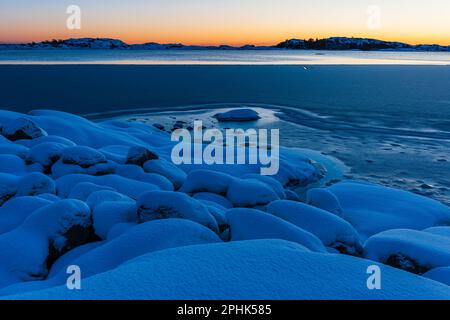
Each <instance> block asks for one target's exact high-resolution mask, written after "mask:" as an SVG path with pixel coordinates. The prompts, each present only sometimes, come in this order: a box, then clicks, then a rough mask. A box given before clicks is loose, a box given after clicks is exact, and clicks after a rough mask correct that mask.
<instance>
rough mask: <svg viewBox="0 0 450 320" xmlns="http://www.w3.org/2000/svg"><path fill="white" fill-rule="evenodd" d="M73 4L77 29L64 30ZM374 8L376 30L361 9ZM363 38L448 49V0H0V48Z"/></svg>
mask: <svg viewBox="0 0 450 320" xmlns="http://www.w3.org/2000/svg"><path fill="white" fill-rule="evenodd" d="M69 5H78V6H79V7H80V8H81V10H82V11H81V12H82V19H81V22H82V25H81V29H80V30H69V29H67V28H66V19H67V17H68V15H67V14H66V8H67V7H68V6H69ZM371 5H377V6H378V7H379V8H380V10H381V11H380V12H381V16H380V22H381V24H380V26H379V28H370V27H369V26H368V19H369V15H368V12H367V10H368V7H369V6H371ZM330 36H349V37H352V36H353V37H371V38H379V39H383V40H398V41H404V42H409V43H412V44H417V43H439V44H442V45H450V1H449V0H429V1H424V0H339V1H338V0H320V1H317V0H315V1H312V0H308V1H305V0H127V1H123V0H96V1H92V0H72V1H65V0H40V1H36V0H0V42H30V41H41V40H47V39H65V38H70V37H111V38H118V39H122V40H124V41H126V42H128V43H143V42H150V41H155V42H161V43H173V42H181V43H184V44H199V45H206V44H211V45H217V44H224V43H227V44H231V45H242V44H247V43H252V44H257V45H266V44H269V45H272V44H276V43H278V42H280V41H283V40H285V39H288V38H309V37H312V38H316V37H318V38H322V37H330Z"/></svg>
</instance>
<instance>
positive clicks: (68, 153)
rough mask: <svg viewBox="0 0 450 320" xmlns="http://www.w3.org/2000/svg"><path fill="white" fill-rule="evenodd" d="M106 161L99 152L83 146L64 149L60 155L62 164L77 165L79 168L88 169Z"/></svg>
mask: <svg viewBox="0 0 450 320" xmlns="http://www.w3.org/2000/svg"><path fill="white" fill-rule="evenodd" d="M106 161H107V160H106V158H105V156H104V155H103V154H102V153H101V152H99V151H97V150H95V149H92V148H89V147H85V146H76V147H70V148H66V149H65V150H64V152H63V153H62V155H61V162H62V163H63V164H69V165H77V166H79V167H81V168H89V167H92V166H94V165H96V164H99V163H106Z"/></svg>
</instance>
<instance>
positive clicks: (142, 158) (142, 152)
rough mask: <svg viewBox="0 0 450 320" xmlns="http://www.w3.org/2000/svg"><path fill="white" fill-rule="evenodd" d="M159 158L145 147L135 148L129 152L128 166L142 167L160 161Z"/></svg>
mask: <svg viewBox="0 0 450 320" xmlns="http://www.w3.org/2000/svg"><path fill="white" fill-rule="evenodd" d="M158 159H159V156H158V155H157V154H156V153H154V152H152V151H150V150H148V149H147V148H145V147H140V146H135V147H131V148H130V150H129V151H128V155H127V161H126V164H134V165H137V166H140V167H142V166H143V165H144V163H146V162H147V161H150V160H158Z"/></svg>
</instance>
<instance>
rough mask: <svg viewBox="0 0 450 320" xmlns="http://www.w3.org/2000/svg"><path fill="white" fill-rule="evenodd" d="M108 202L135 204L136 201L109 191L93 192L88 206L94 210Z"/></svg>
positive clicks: (88, 199)
mask: <svg viewBox="0 0 450 320" xmlns="http://www.w3.org/2000/svg"><path fill="white" fill-rule="evenodd" d="M107 201H113V202H114V201H118V202H133V203H134V200H133V199H131V198H130V197H127V196H125V195H123V194H121V193H118V192H115V191H109V190H101V191H95V192H92V193H91V194H90V195H89V197H88V198H87V200H86V204H87V205H88V206H89V207H90V208H91V209H92V210H94V209H95V208H96V207H97V206H98V205H99V204H102V203H103V202H107Z"/></svg>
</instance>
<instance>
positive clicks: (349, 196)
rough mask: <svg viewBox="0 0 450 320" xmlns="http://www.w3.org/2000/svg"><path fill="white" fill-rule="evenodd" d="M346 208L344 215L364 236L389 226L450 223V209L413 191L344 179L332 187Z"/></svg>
mask: <svg viewBox="0 0 450 320" xmlns="http://www.w3.org/2000/svg"><path fill="white" fill-rule="evenodd" d="M327 190H329V191H331V192H332V193H333V194H334V195H335V196H336V197H337V198H338V201H339V203H340V205H341V207H342V210H343V218H344V219H345V220H347V221H349V222H350V223H351V224H352V225H353V226H354V227H355V229H356V230H357V231H358V232H359V233H360V234H361V235H362V236H365V237H370V236H372V235H374V234H377V233H380V232H382V231H385V230H389V229H414V230H423V229H425V228H429V227H433V226H439V225H449V224H450V208H449V207H447V206H445V205H443V204H441V203H440V202H437V201H435V200H432V199H429V198H425V197H423V196H419V195H416V194H413V193H410V192H406V191H402V190H397V189H392V188H386V187H382V186H377V185H372V184H368V183H360V182H355V181H345V182H340V183H338V184H335V185H333V186H331V187H329V188H328V189H327Z"/></svg>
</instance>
